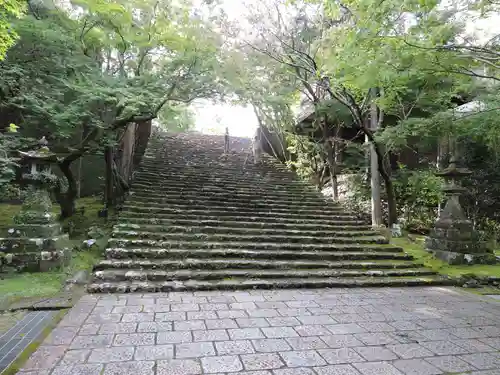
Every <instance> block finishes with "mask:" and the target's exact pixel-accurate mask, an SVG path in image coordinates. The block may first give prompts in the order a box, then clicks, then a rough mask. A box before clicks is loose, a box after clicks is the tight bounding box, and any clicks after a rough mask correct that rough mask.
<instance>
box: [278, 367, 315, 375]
mask: <svg viewBox="0 0 500 375" xmlns="http://www.w3.org/2000/svg"><path fill="white" fill-rule="evenodd" d="M273 373H274V375H315V374H314V371H313V370H312V369H311V368H309V367H296V368H282V369H277V370H273Z"/></svg>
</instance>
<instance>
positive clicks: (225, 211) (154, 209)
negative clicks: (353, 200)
mask: <svg viewBox="0 0 500 375" xmlns="http://www.w3.org/2000/svg"><path fill="white" fill-rule="evenodd" d="M193 206H194V205H189V204H178V205H169V206H160V207H158V206H145V205H141V206H137V205H135V206H133V205H130V204H125V205H123V206H122V211H123V212H141V213H145V214H149V216H150V217H151V216H157V215H162V214H168V213H170V214H173V213H174V214H184V215H185V214H194V215H207V214H208V215H216V216H234V214H235V213H238V214H242V215H251V216H258V217H262V216H265V217H281V218H295V219H302V220H304V219H323V220H328V219H331V220H336V219H338V218H346V219H357V217H356V216H354V215H351V214H349V213H346V212H343V211H335V212H332V213H330V214H326V213H325V212H324V211H321V210H307V211H306V210H297V211H278V210H273V211H259V210H257V209H247V210H240V209H239V208H238V207H229V206H226V207H224V206H213V207H209V206H203V205H195V207H196V209H191V208H190V207H193Z"/></svg>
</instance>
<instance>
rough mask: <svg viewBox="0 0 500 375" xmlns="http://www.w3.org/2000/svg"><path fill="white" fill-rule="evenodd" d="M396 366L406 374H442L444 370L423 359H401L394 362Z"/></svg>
mask: <svg viewBox="0 0 500 375" xmlns="http://www.w3.org/2000/svg"><path fill="white" fill-rule="evenodd" d="M393 365H394V367H396V368H397V369H398V370H399V371H401V372H402V373H403V374H405V375H440V374H442V371H441V370H439V369H438V368H436V367H434V366H432V365H431V364H430V363H429V362H426V361H425V360H423V359H400V360H397V361H394V362H393Z"/></svg>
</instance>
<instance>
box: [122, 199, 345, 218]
mask: <svg viewBox="0 0 500 375" xmlns="http://www.w3.org/2000/svg"><path fill="white" fill-rule="evenodd" d="M125 207H141V208H148V209H151V210H154V211H155V212H157V211H158V210H160V211H161V210H163V209H179V210H184V209H185V208H188V207H197V208H199V209H201V208H206V209H209V210H219V211H238V212H241V213H245V212H260V211H265V212H271V211H272V213H273V214H288V213H292V214H293V213H299V214H306V215H307V214H312V215H315V216H316V215H318V214H320V215H321V214H322V215H328V214H335V215H352V214H351V213H348V212H345V211H344V210H343V209H342V208H341V207H340V206H335V205H333V204H332V205H328V204H326V203H325V204H324V205H323V206H307V205H302V204H293V205H286V204H285V205H283V204H279V203H270V204H265V203H264V204H258V203H250V202H249V203H239V204H235V203H231V204H230V203H229V202H227V203H225V202H223V201H209V200H205V201H203V200H194V201H189V200H180V201H179V200H178V201H167V202H158V201H153V200H151V199H150V200H149V201H138V200H136V199H134V198H131V199H128V200H127V203H126V205H124V206H123V208H125Z"/></svg>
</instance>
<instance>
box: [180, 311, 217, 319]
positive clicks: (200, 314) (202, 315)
mask: <svg viewBox="0 0 500 375" xmlns="http://www.w3.org/2000/svg"><path fill="white" fill-rule="evenodd" d="M217 318H218V317H217V314H216V313H215V311H188V312H187V320H205V319H217Z"/></svg>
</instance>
